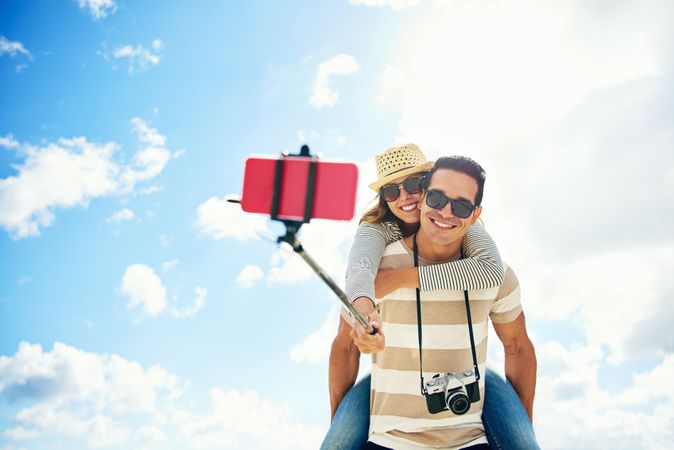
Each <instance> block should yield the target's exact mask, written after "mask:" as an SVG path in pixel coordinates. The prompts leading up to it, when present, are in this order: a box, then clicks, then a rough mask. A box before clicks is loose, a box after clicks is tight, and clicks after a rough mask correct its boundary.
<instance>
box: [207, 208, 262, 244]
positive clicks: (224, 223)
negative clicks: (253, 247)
mask: <svg viewBox="0 0 674 450" xmlns="http://www.w3.org/2000/svg"><path fill="white" fill-rule="evenodd" d="M197 215H198V218H197V226H198V227H199V229H200V231H201V232H202V233H203V234H204V235H206V236H209V237H212V238H214V239H224V238H228V237H231V238H235V239H239V240H246V239H251V238H257V237H258V234H260V233H262V234H264V233H268V232H269V229H268V228H267V223H266V220H265V218H264V217H263V216H262V215H259V214H251V213H245V212H243V210H242V209H241V205H238V204H235V203H229V202H228V201H227V199H226V198H218V197H211V198H209V199H208V200H206V201H205V202H204V203H202V204H201V205H199V207H198V208H197Z"/></svg>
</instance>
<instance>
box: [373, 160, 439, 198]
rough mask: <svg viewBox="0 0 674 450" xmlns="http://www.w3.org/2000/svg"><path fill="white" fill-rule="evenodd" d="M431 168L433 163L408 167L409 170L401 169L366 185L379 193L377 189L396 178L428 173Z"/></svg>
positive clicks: (428, 162) (427, 162)
mask: <svg viewBox="0 0 674 450" xmlns="http://www.w3.org/2000/svg"><path fill="white" fill-rule="evenodd" d="M431 167H433V161H426V162H425V163H423V164H419V165H418V166H414V167H410V168H409V169H403V170H401V171H399V172H394V173H392V174H390V175H386V176H385V177H383V178H380V179H378V180H377V181H375V182H374V183H370V184H368V187H369V188H370V189H372V190H373V191H375V192H379V189H380V188H381V187H382V186H383V185H385V184H387V183H390V182H391V181H393V180H395V179H396V178H401V177H406V176H408V175H412V174H415V173H419V172H428V171H429V170H431Z"/></svg>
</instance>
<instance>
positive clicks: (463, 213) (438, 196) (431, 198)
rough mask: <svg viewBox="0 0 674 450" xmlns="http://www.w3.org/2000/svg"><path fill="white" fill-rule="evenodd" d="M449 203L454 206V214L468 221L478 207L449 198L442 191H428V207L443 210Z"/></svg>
mask: <svg viewBox="0 0 674 450" xmlns="http://www.w3.org/2000/svg"><path fill="white" fill-rule="evenodd" d="M447 203H451V204H452V214H454V215H455V216H456V217H460V218H461V219H467V218H469V217H470V215H471V214H472V213H473V211H475V208H476V206H475V205H473V204H472V203H471V202H469V201H468V200H465V199H462V198H459V199H453V198H449V197H447V196H446V195H445V194H443V193H442V192H440V191H437V190H435V189H428V190H427V191H426V205H428V206H430V207H431V208H433V209H442V208H444V207H445V206H447Z"/></svg>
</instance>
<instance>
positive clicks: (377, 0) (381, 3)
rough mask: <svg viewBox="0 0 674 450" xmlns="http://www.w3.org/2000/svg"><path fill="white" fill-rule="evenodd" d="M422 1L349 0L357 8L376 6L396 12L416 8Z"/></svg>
mask: <svg viewBox="0 0 674 450" xmlns="http://www.w3.org/2000/svg"><path fill="white" fill-rule="evenodd" d="M419 2H421V0H349V3H350V4H352V5H357V6H376V7H380V8H381V7H389V8H392V9H393V10H394V11H401V10H403V9H407V8H411V7H413V6H416V5H418V4H419Z"/></svg>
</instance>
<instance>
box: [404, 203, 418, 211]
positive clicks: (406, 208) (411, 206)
mask: <svg viewBox="0 0 674 450" xmlns="http://www.w3.org/2000/svg"><path fill="white" fill-rule="evenodd" d="M400 209H402V210H403V211H405V212H409V211H414V210H415V209H417V205H415V204H412V205H407V206H403V207H401V208H400Z"/></svg>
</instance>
